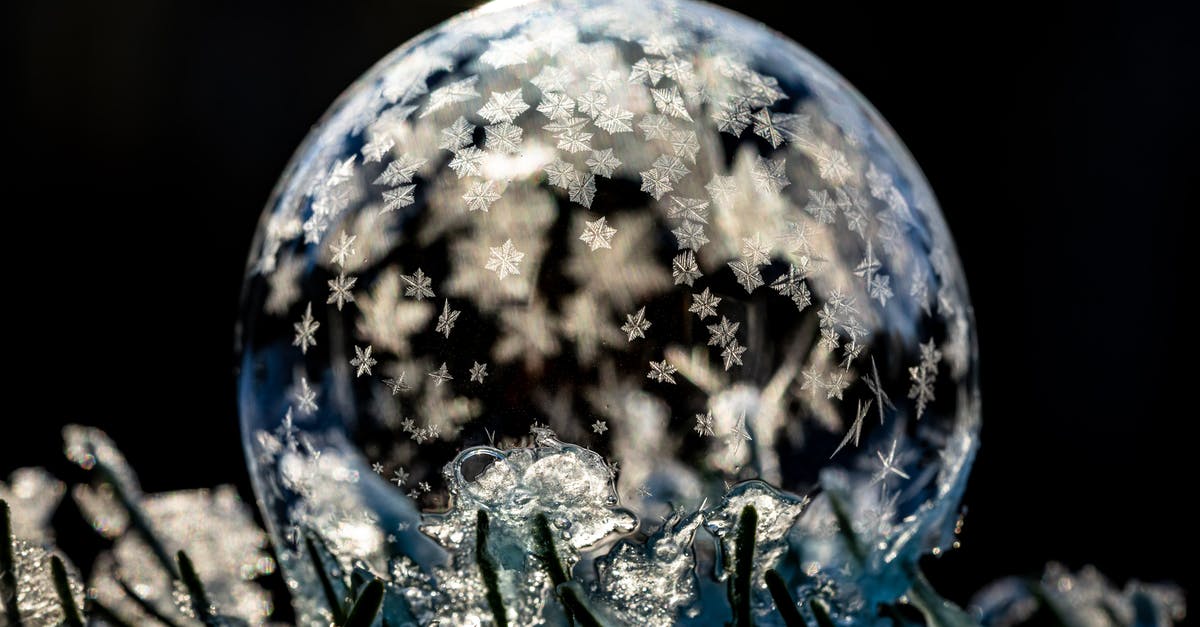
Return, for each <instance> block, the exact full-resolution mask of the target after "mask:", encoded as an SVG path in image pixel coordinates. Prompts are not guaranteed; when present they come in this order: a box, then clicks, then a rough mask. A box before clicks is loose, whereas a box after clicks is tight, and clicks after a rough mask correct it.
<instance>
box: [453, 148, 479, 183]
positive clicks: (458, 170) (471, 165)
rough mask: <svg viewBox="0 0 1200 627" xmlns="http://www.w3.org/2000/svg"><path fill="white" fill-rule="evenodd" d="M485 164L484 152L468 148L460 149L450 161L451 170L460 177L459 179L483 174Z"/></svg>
mask: <svg viewBox="0 0 1200 627" xmlns="http://www.w3.org/2000/svg"><path fill="white" fill-rule="evenodd" d="M482 162H483V151H482V150H480V149H478V148H476V147H474V146H467V147H466V148H462V149H460V150H459V151H458V152H457V153H455V154H454V158H453V159H451V160H450V163H449V165H450V169H451V170H454V173H455V174H456V175H458V178H462V177H464V176H478V175H479V173H480V172H481V165H482Z"/></svg>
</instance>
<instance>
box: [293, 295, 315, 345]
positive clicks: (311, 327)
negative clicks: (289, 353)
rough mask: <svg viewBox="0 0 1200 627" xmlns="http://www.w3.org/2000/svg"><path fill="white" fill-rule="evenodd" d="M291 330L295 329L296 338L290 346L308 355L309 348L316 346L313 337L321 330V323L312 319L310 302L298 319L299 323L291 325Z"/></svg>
mask: <svg viewBox="0 0 1200 627" xmlns="http://www.w3.org/2000/svg"><path fill="white" fill-rule="evenodd" d="M292 328H294V329H296V337H295V339H293V340H292V346H299V347H300V352H301V353H302V354H305V355H307V354H308V347H309V346H316V345H317V338H316V336H315V334H316V332H317V329H319V328H321V323H320V322H317V321H316V320H314V319H313V315H312V302H309V303H308V306H307V307H305V308H304V316H303V317H301V318H300V322H295V323H292Z"/></svg>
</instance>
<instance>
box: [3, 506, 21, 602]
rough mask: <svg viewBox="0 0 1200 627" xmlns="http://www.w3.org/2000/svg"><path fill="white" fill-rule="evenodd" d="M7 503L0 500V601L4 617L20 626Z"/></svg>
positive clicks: (15, 567)
mask: <svg viewBox="0 0 1200 627" xmlns="http://www.w3.org/2000/svg"><path fill="white" fill-rule="evenodd" d="M9 516H10V515H9V512H8V503H7V502H6V501H4V500H0V599H2V600H3V601H4V603H3V606H4V615H5V616H6V617H7V618H8V622H9V623H12V624H13V625H14V626H17V625H20V624H21V611H20V609H19V608H17V563H16V560H15V559H14V558H13V534H12V522H11V520H10V517H9Z"/></svg>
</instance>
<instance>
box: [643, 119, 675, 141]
mask: <svg viewBox="0 0 1200 627" xmlns="http://www.w3.org/2000/svg"><path fill="white" fill-rule="evenodd" d="M638 128H640V129H642V133H644V134H645V136H646V141H653V140H655V139H664V140H667V141H670V140H671V133H672V132H673V131H674V130H675V126H674V125H673V124H671V120H670V119H669V118H668V117H667V116H665V115H658V114H657V113H647V114H646V115H644V116H642V120H641V121H640V122H638Z"/></svg>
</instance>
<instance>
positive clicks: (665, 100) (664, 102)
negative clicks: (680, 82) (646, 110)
mask: <svg viewBox="0 0 1200 627" xmlns="http://www.w3.org/2000/svg"><path fill="white" fill-rule="evenodd" d="M650 95H651V96H653V97H654V106H655V107H657V108H658V111H659V113H663V114H666V115H669V116H671V117H673V118H680V119H682V120H687V121H688V122H691V121H692V116H691V114H689V113H688V111H687V107H686V106H685V105H684V104H683V96H680V95H679V88H678V87H675V86H672V87H670V88H667V89H651V90H650Z"/></svg>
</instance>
